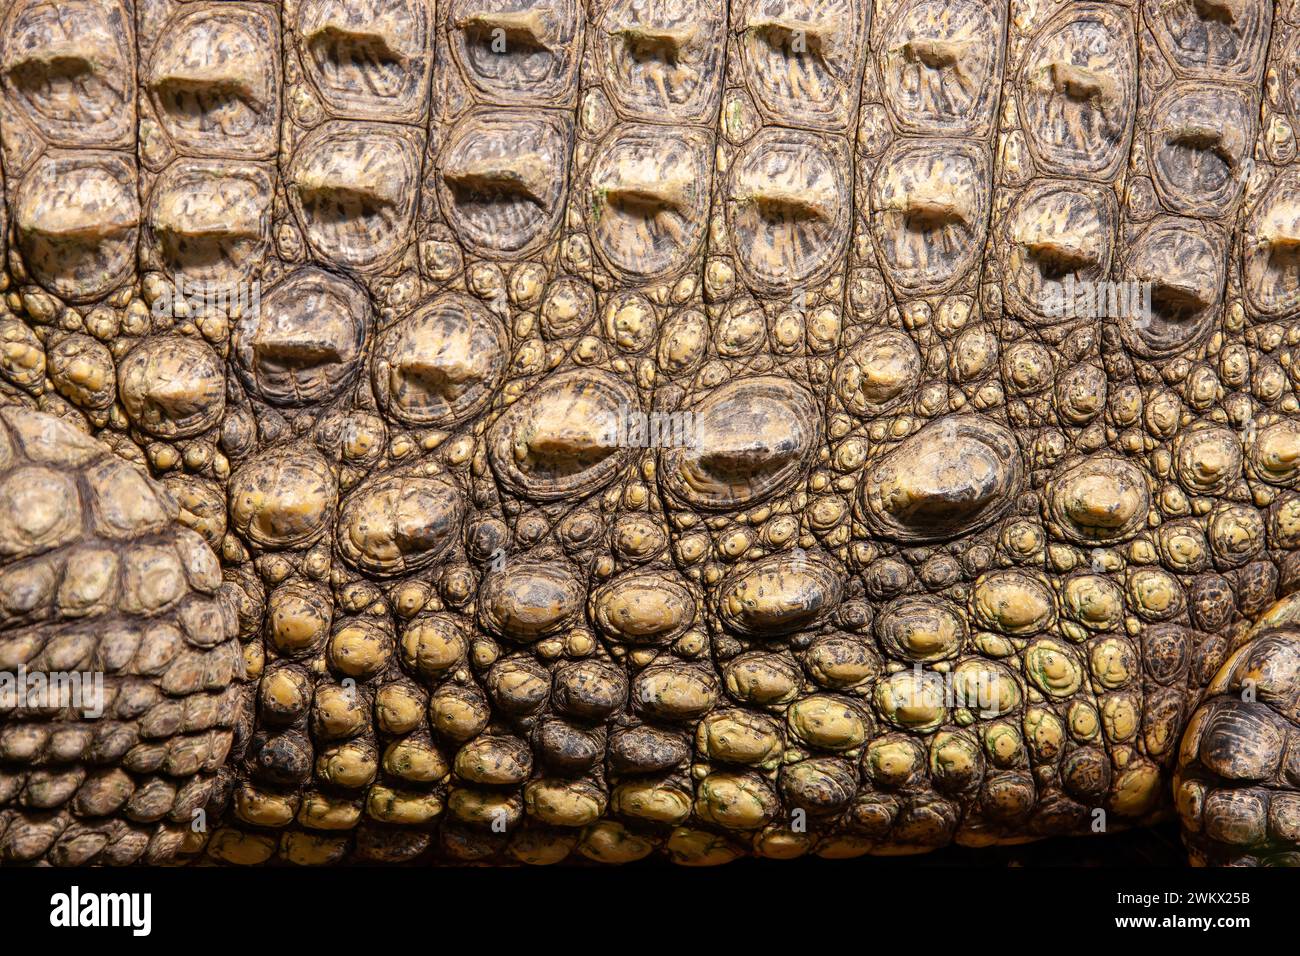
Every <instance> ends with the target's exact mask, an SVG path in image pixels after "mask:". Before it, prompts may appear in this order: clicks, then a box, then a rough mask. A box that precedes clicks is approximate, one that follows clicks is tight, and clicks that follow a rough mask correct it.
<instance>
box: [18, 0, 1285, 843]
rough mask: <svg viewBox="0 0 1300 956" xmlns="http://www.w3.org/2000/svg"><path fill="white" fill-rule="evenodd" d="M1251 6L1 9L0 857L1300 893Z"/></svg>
mask: <svg viewBox="0 0 1300 956" xmlns="http://www.w3.org/2000/svg"><path fill="white" fill-rule="evenodd" d="M56 7H57V11H56V9H55V8H56ZM1285 7H1286V5H1281V4H1274V3H1269V2H1267V0H1174V2H1166V0H1132V2H1100V0H1095V2H1094V0H1088V2H1072V0H1040V2H1035V3H1012V2H1009V0H897V2H891V3H873V2H871V0H732V2H730V3H726V4H719V3H716V2H712V0H635V2H634V0H591V2H578V0H545V2H543V0H438V2H434V0H295V2H293V3H285V4H283V5H280V4H267V3H259V2H253V0H230V2H224V3H220V4H214V3H206V2H202V3H175V2H172V0H65V2H60V3H58V4H54V5H52V4H50V3H47V2H44V0H13V2H11V3H9V4H7V5H6V6H5V9H4V12H3V13H0V149H3V157H2V161H0V170H3V176H4V177H7V179H6V180H5V181H4V182H3V183H0V186H2V187H3V188H0V217H3V227H4V228H0V261H3V263H4V267H3V268H4V270H5V271H4V272H3V273H2V274H0V863H10V862H31V861H43V862H50V863H58V864H62V863H129V862H136V861H141V862H149V863H157V862H163V861H164V860H168V859H171V860H192V861H210V862H220V863H229V864H260V863H267V862H291V863H295V864H303V865H310V864H329V863H337V862H345V861H352V862H364V863H405V862H412V861H418V862H438V861H453V862H485V863H519V862H523V863H529V864H539V865H540V864H548V863H556V862H561V861H566V860H568V861H577V860H584V861H592V862H598V863H602V864H617V863H625V862H631V861H634V860H638V859H643V858H646V857H650V856H655V855H658V856H661V857H665V858H667V859H669V860H672V861H675V862H678V863H683V864H713V863H721V862H726V861H728V860H731V859H735V858H737V857H739V856H743V855H755V856H762V857H769V858H774V859H776V858H789V857H795V856H803V855H816V856H821V857H825V858H830V859H839V858H844V857H852V856H860V855H865V854H878V855H897V854H906V853H919V852H923V851H927V850H931V849H935V848H939V847H943V846H946V845H949V844H959V845H964V846H968V847H979V846H985V845H989V844H996V843H1016V842H1022V841H1025V840H1029V839H1035V838H1042V837H1050V836H1057V835H1072V834H1078V835H1086V834H1089V833H1091V832H1092V831H1093V830H1094V826H1095V823H1096V821H1097V820H1098V819H1099V818H1102V817H1099V815H1102V816H1103V817H1104V819H1105V820H1106V829H1107V830H1110V831H1114V830H1118V829H1123V828H1126V827H1136V826H1142V825H1145V824H1148V823H1152V822H1156V821H1158V820H1161V819H1164V818H1166V817H1175V816H1176V817H1177V818H1178V819H1179V820H1181V822H1182V825H1183V828H1184V832H1185V835H1186V842H1187V844H1188V846H1189V848H1190V852H1191V855H1192V858H1193V860H1194V861H1196V862H1205V863H1238V864H1254V863H1294V862H1300V771H1298V770H1297V766H1300V763H1298V762H1297V759H1296V755H1297V754H1300V722H1298V720H1297V709H1296V708H1297V694H1300V637H1298V636H1297V635H1300V610H1297V604H1296V602H1297V600H1300V598H1298V597H1297V590H1298V589H1300V374H1297V369H1300V163H1298V162H1297V143H1296V138H1295V129H1296V125H1297V123H1300V55H1297V50H1298V48H1300V32H1298V31H1297V27H1296V19H1295V16H1294V14H1293V13H1289V12H1286V9H1285ZM20 669H22V671H23V673H24V674H27V675H31V674H41V675H44V674H46V673H47V672H48V673H79V672H82V671H85V672H88V673H90V674H91V675H94V674H101V675H102V678H103V687H104V691H105V693H106V695H107V696H106V699H105V701H104V710H105V714H104V716H103V717H102V718H100V719H98V720H93V719H90V718H89V717H87V716H85V715H84V714H83V713H82V712H81V711H78V710H75V709H72V708H69V707H41V706H36V707H33V706H32V704H31V702H30V701H28V700H25V699H24V700H19V699H18V698H16V697H6V696H5V694H6V687H7V686H8V682H10V678H11V677H14V676H16V675H17V673H18V672H19V670H20ZM236 728H238V729H236ZM218 774H221V775H222V785H221V786H216V785H215V781H216V779H217V775H218Z"/></svg>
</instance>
